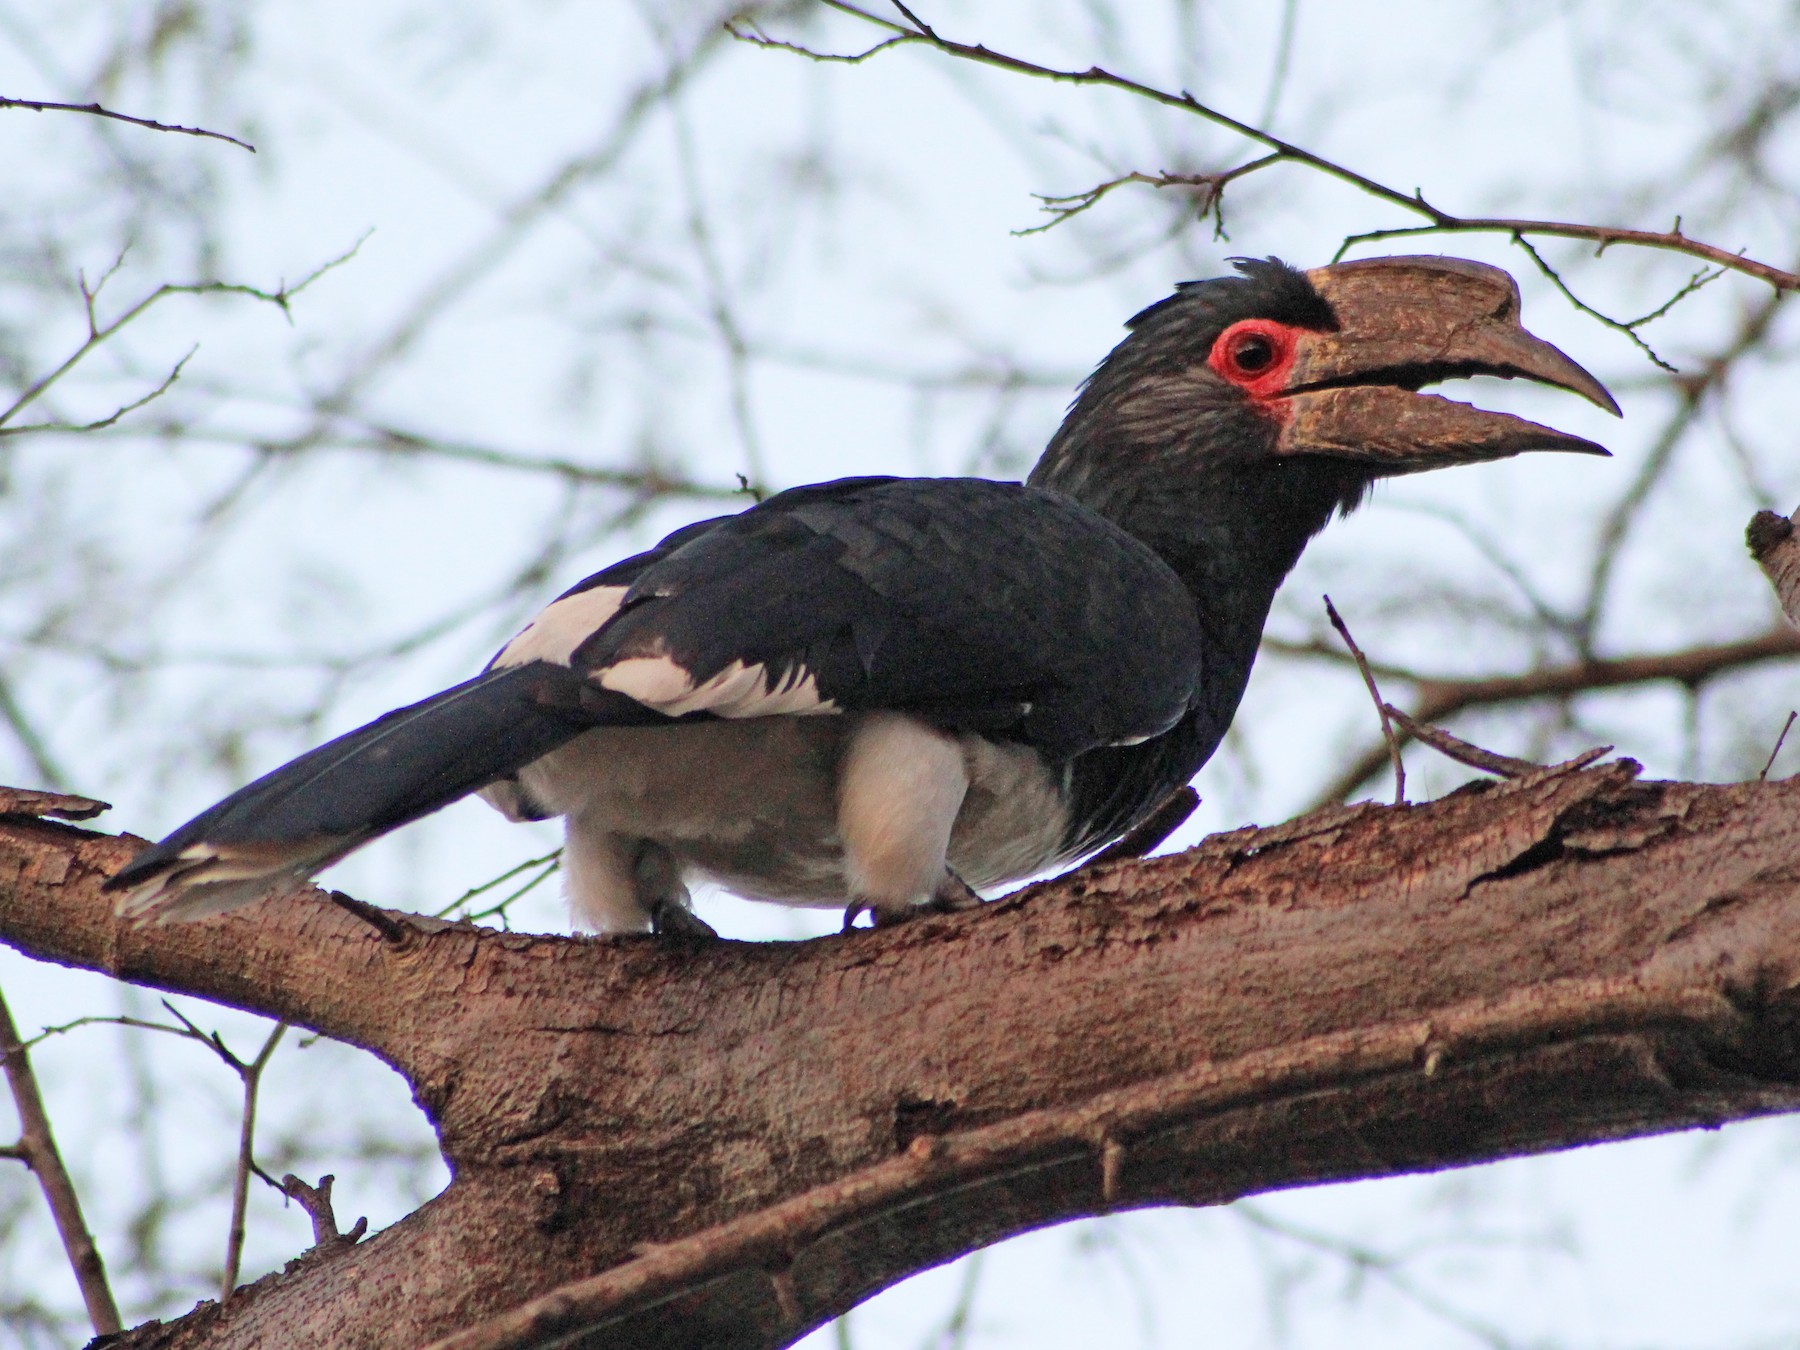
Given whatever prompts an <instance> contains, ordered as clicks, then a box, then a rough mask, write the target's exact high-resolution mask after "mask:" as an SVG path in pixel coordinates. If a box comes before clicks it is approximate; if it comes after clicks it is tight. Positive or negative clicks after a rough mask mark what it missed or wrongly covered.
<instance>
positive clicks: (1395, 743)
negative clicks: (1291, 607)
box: [1325, 595, 1406, 806]
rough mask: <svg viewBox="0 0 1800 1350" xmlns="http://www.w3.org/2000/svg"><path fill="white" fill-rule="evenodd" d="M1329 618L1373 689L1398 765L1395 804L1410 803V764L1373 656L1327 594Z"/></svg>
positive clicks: (1384, 735)
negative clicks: (1402, 753)
mask: <svg viewBox="0 0 1800 1350" xmlns="http://www.w3.org/2000/svg"><path fill="white" fill-rule="evenodd" d="M1325 617H1326V618H1328V619H1330V620H1331V626H1332V627H1333V628H1335V629H1337V634H1338V636H1339V637H1341V638H1342V639H1343V640H1344V645H1345V646H1346V647H1348V648H1349V649H1350V655H1351V656H1353V657H1355V658H1356V669H1357V670H1358V672H1360V673H1361V675H1362V677H1363V684H1364V686H1366V687H1367V689H1368V691H1369V697H1370V698H1371V699H1373V700H1374V702H1375V712H1376V715H1377V716H1379V717H1380V718H1381V735H1382V738H1383V739H1384V740H1386V741H1387V747H1388V758H1389V760H1391V761H1392V763H1393V766H1394V805H1395V806H1404V805H1406V764H1405V761H1404V760H1402V759H1401V757H1400V738H1399V737H1397V736H1395V735H1394V723H1393V720H1392V719H1391V718H1390V717H1389V716H1388V705H1387V704H1386V703H1385V702H1384V701H1383V700H1382V697H1381V690H1380V689H1378V688H1376V686H1375V676H1374V673H1373V672H1371V671H1370V669H1369V658H1368V657H1366V656H1364V655H1363V653H1362V648H1361V647H1358V646H1357V645H1356V639H1355V638H1353V637H1351V636H1350V630H1349V628H1347V627H1346V626H1345V625H1344V620H1343V616H1342V615H1340V614H1339V613H1338V612H1337V606H1336V605H1334V604H1332V603H1331V597H1330V596H1329V595H1328V596H1326V597H1325Z"/></svg>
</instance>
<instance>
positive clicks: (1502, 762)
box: [1381, 703, 1543, 778]
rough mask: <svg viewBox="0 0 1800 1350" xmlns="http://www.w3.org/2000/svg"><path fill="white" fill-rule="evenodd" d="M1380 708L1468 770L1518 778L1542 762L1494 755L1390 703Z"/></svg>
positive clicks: (1533, 769) (1408, 730)
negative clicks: (1414, 717) (1407, 713)
mask: <svg viewBox="0 0 1800 1350" xmlns="http://www.w3.org/2000/svg"><path fill="white" fill-rule="evenodd" d="M1381 706H1382V710H1383V711H1384V712H1386V713H1387V715H1388V716H1389V717H1390V718H1392V719H1393V721H1394V722H1395V723H1396V724H1397V725H1398V726H1399V727H1400V729H1401V730H1402V731H1404V732H1405V733H1406V734H1407V735H1408V736H1410V737H1412V738H1413V739H1414V740H1415V741H1418V742H1419V743H1420V744H1422V745H1429V746H1430V747H1431V748H1432V749H1433V750H1436V751H1437V752H1438V753H1439V754H1440V755H1445V756H1447V757H1448V758H1450V759H1453V760H1455V761H1456V762H1457V763H1458V764H1467V765H1468V766H1469V767H1470V768H1471V769H1480V770H1482V771H1483V772H1484V773H1491V774H1498V775H1499V776H1500V777H1501V778H1520V777H1523V776H1524V775H1525V774H1528V773H1535V772H1536V771H1537V770H1538V769H1541V768H1542V767H1543V765H1541V764H1534V763H1532V762H1531V761H1530V760H1528V759H1514V758H1513V757H1512V756H1511V755H1501V754H1496V753H1495V752H1494V751H1492V750H1483V749H1482V748H1481V747H1480V746H1479V745H1472V744H1470V743H1469V742H1468V741H1465V740H1463V739H1462V738H1461V737H1460V736H1452V735H1451V734H1450V733H1449V732H1447V731H1445V730H1444V729H1443V728H1441V727H1434V726H1431V725H1429V724H1428V723H1425V722H1416V721H1414V720H1413V719H1412V718H1410V717H1408V716H1407V715H1406V714H1405V713H1403V712H1401V711H1400V709H1398V708H1396V707H1395V706H1394V705H1393V704H1391V703H1384V704H1382V705H1381Z"/></svg>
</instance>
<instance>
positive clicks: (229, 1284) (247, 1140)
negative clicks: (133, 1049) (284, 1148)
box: [176, 1013, 287, 1303]
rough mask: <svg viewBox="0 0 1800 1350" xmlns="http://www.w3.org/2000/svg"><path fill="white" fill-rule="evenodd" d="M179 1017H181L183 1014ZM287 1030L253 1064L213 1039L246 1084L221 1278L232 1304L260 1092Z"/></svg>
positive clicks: (277, 1029)
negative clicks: (263, 1076) (270, 1063)
mask: <svg viewBox="0 0 1800 1350" xmlns="http://www.w3.org/2000/svg"><path fill="white" fill-rule="evenodd" d="M176 1015H177V1016H180V1014H179V1013H177V1014H176ZM286 1031H287V1023H286V1022H277V1023H276V1024H275V1026H274V1028H273V1030H271V1031H270V1032H269V1036H268V1039H267V1040H265V1041H264V1042H263V1045H262V1049H261V1050H259V1051H257V1053H256V1058H255V1059H253V1060H251V1061H250V1062H249V1063H245V1062H244V1061H243V1060H241V1059H239V1058H238V1057H237V1056H236V1055H234V1054H232V1053H231V1052H230V1051H228V1050H226V1049H225V1047H224V1044H223V1042H220V1041H219V1040H218V1037H217V1035H216V1034H215V1035H214V1037H213V1041H214V1043H215V1048H216V1049H217V1051H218V1053H219V1055H220V1057H221V1058H222V1059H224V1061H225V1062H226V1063H227V1064H229V1065H231V1067H232V1068H234V1069H236V1070H237V1073H238V1077H239V1078H240V1079H242V1080H243V1084H244V1114H243V1117H242V1120H241V1122H240V1124H239V1127H238V1154H237V1171H236V1173H235V1175H234V1176H233V1177H232V1181H231V1228H230V1230H229V1232H227V1234H226V1237H225V1272H224V1274H223V1275H222V1276H221V1277H220V1279H219V1302H221V1303H226V1302H229V1301H230V1299H231V1295H232V1291H234V1290H235V1289H236V1288H237V1282H238V1267H239V1265H240V1264H241V1263H242V1261H243V1257H244V1214H245V1210H246V1209H247V1208H248V1206H249V1203H250V1173H251V1170H252V1169H253V1168H254V1167H255V1165H256V1164H255V1160H254V1158H253V1157H252V1146H253V1144H254V1142H255V1137H256V1093H257V1089H258V1088H259V1087H261V1086H262V1072H263V1070H264V1069H265V1068H267V1067H268V1064H269V1057H270V1056H271V1055H273V1054H274V1053H275V1047H276V1046H278V1045H280V1044H281V1038H282V1036H283V1035H284V1034H285V1033H286Z"/></svg>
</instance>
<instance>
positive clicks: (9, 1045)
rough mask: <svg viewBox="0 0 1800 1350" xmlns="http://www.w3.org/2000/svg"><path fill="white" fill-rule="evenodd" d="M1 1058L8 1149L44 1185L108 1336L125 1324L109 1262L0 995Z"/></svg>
mask: <svg viewBox="0 0 1800 1350" xmlns="http://www.w3.org/2000/svg"><path fill="white" fill-rule="evenodd" d="M0 1057H3V1058H4V1060H5V1067H6V1085H7V1087H9V1088H10V1089H11V1090H12V1097H13V1104H14V1106H16V1107H17V1108H18V1112H19V1141H18V1143H17V1144H15V1145H13V1146H12V1147H11V1148H10V1149H8V1150H7V1156H9V1157H13V1158H17V1159H18V1160H19V1161H21V1162H23V1163H24V1164H25V1165H26V1166H28V1167H29V1168H31V1170H32V1173H33V1175H35V1176H36V1177H37V1179H38V1185H39V1186H40V1187H42V1188H43V1192H44V1200H45V1202H46V1203H47V1204H48V1205H49V1206H50V1214H51V1216H52V1217H53V1218H54V1219H55V1220H56V1231H57V1234H58V1236H60V1237H61V1238H62V1245H63V1251H64V1252H66V1253H67V1254H68V1257H69V1268H70V1269H71V1270H73V1271H74V1272H75V1282H76V1284H78V1285H80V1286H81V1298H82V1302H84V1303H86V1304H87V1314H88V1320H89V1321H90V1322H91V1323H93V1327H94V1334H95V1335H97V1336H108V1335H111V1334H113V1333H114V1332H116V1331H118V1330H120V1329H121V1326H122V1324H121V1323H120V1321H119V1307H118V1304H116V1303H114V1302H113V1296H112V1289H111V1287H110V1286H109V1285H108V1284H107V1282H106V1266H105V1264H104V1263H103V1262H102V1261H101V1259H100V1249H99V1248H98V1247H96V1246H95V1245H94V1235H93V1234H92V1233H90V1232H89V1231H88V1226H87V1221H86V1220H85V1219H84V1218H82V1215H81V1201H80V1199H79V1198H78V1197H77V1196H76V1194H75V1183H74V1182H73V1181H72V1180H70V1178H69V1171H68V1169H67V1168H66V1167H64V1166H63V1160H62V1154H61V1153H59V1152H58V1151H57V1148H56V1136H55V1135H54V1134H52V1133H51V1130H50V1117H49V1115H48V1114H47V1113H46V1112H45V1110H44V1099H43V1096H42V1094H40V1093H39V1092H38V1085H37V1075H36V1074H34V1073H33V1072H32V1069H31V1057H30V1054H29V1052H28V1051H27V1050H26V1048H25V1046H24V1044H23V1043H22V1042H21V1041H20V1040H19V1029H18V1027H17V1026H15V1025H14V1023H13V1018H12V1011H11V1009H9V1008H8V1007H7V1006H6V1000H5V999H4V997H0Z"/></svg>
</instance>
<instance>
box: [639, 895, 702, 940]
mask: <svg viewBox="0 0 1800 1350" xmlns="http://www.w3.org/2000/svg"><path fill="white" fill-rule="evenodd" d="M650 931H651V932H652V933H654V934H656V935H657V936H658V937H681V938H716V937H718V936H719V931H718V929H716V928H714V927H713V926H712V925H711V924H710V923H708V922H707V921H706V920H705V919H702V918H701V917H700V916H699V915H698V914H696V913H694V911H693V910H691V909H689V908H688V907H687V906H686V905H683V904H678V903H677V902H676V901H673V900H658V901H657V902H656V903H655V904H654V905H652V906H650Z"/></svg>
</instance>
